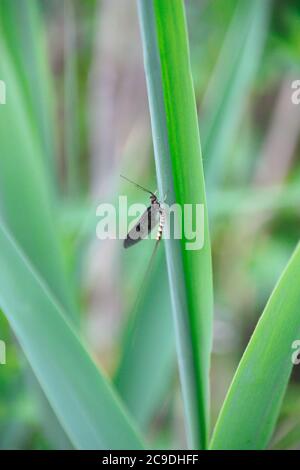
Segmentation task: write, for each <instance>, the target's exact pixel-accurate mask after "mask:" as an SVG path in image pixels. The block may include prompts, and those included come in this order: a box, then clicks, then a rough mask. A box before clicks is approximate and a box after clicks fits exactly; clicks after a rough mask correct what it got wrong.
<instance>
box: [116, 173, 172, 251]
mask: <svg viewBox="0 0 300 470" xmlns="http://www.w3.org/2000/svg"><path fill="white" fill-rule="evenodd" d="M121 177H122V178H124V179H125V180H127V181H129V182H130V183H132V184H134V185H135V186H137V187H138V188H140V189H141V190H142V191H145V192H146V193H148V194H150V206H149V207H148V208H147V210H146V211H145V212H144V213H143V214H142V216H141V217H140V219H139V220H138V222H137V223H136V224H135V226H134V227H133V228H132V229H131V230H130V231H129V232H128V234H127V236H126V238H125V240H124V243H123V246H124V248H130V247H131V246H133V245H135V244H136V243H138V242H139V241H141V240H143V239H144V238H146V237H147V236H148V235H149V234H150V233H151V232H152V230H153V229H154V228H155V227H157V233H156V247H157V245H158V243H159V242H160V240H161V238H162V234H163V227H164V224H165V213H164V210H163V208H162V205H161V203H160V202H159V200H158V198H157V196H156V194H155V193H153V192H152V191H150V190H149V189H146V188H144V187H143V186H141V185H140V184H137V183H135V182H134V181H131V180H130V179H129V178H126V176H123V175H121Z"/></svg>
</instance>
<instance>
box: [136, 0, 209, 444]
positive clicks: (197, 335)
mask: <svg viewBox="0 0 300 470" xmlns="http://www.w3.org/2000/svg"><path fill="white" fill-rule="evenodd" d="M139 5H140V18H141V29H142V35H143V48H144V60H145V71H146V76H147V85H148V96H149V104H150V113H151V123H152V133H153V141H154V149H155V158H156V169H157V174H158V184H159V189H160V193H161V195H164V194H167V195H168V200H167V202H168V204H169V205H171V204H173V203H174V202H176V203H178V204H180V206H181V207H182V208H183V205H184V204H187V203H189V204H204V208H205V244H204V248H202V249H201V250H198V251H193V252H192V251H188V250H186V249H185V248H186V247H185V242H186V240H182V241H178V240H165V245H166V253H167V264H168V273H169V280H170V290H171V297H172V305H173V313H174V323H175V334H176V342H177V352H178V361H179V369H180V376H181V384H182V393H183V400H184V405H185V414H186V423H187V426H186V427H187V434H188V443H189V446H190V447H191V448H196V449H197V448H205V447H206V446H207V435H208V428H209V417H208V416H209V411H208V410H209V381H208V372H209V364H210V351H211V336H212V334H211V330H212V303H213V301H212V297H213V296H212V272H211V255H210V241H209V233H208V223H207V208H206V200H205V188H204V178H203V169H202V159H201V149H200V139H199V129H198V120H197V113H196V105H195V96H194V90H193V84H192V77H191V67H190V61H189V51H188V41H187V32H186V23H185V14H184V6H183V2H182V1H181V0H175V1H173V2H169V1H165V0H162V1H155V0H154V1H153V2H148V1H143V0H141V1H140V2H139Z"/></svg>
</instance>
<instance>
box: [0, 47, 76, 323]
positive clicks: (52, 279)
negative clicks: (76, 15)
mask: <svg viewBox="0 0 300 470" xmlns="http://www.w3.org/2000/svg"><path fill="white" fill-rule="evenodd" d="M0 55H1V63H0V76H1V79H2V80H4V81H5V83H6V88H7V92H6V104H5V105H2V106H1V107H0V151H1V158H0V214H1V216H2V217H3V219H4V220H5V222H6V224H7V226H8V227H9V229H10V230H11V232H12V233H13V235H14V237H15V238H16V239H17V241H18V243H19V244H20V245H21V246H22V248H23V250H24V251H25V253H26V255H27V256H28V257H29V258H30V260H31V262H32V263H33V265H34V266H35V267H36V268H37V269H38V271H39V272H40V274H41V276H42V277H43V278H44V279H45V281H46V282H47V284H48V285H49V287H50V288H51V289H52V291H53V293H54V294H55V296H56V297H57V299H58V300H59V301H60V302H61V303H62V304H63V305H64V307H65V310H66V312H67V314H68V315H70V317H72V318H73V319H74V321H77V319H78V316H77V312H76V308H75V307H74V302H73V299H72V298H71V295H70V292H69V288H68V285H67V281H66V277H65V274H64V265H63V257H62V251H61V247H60V244H59V239H58V234H57V227H56V225H55V216H54V211H53V207H54V202H53V200H52V198H51V194H52V193H51V189H50V184H49V179H48V178H47V175H46V172H45V166H44V164H43V162H42V157H41V153H42V147H41V145H40V141H39V139H38V138H37V135H36V133H35V132H33V129H32V126H31V125H30V123H29V119H30V116H29V114H28V109H27V108H26V105H25V100H24V96H23V93H22V90H21V88H20V83H19V81H18V79H17V77H16V71H15V69H14V67H13V65H12V63H11V58H10V55H9V54H8V51H7V50H6V48H5V46H4V44H0Z"/></svg>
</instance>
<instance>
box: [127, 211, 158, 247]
mask: <svg viewBox="0 0 300 470" xmlns="http://www.w3.org/2000/svg"><path fill="white" fill-rule="evenodd" d="M158 222H159V208H158V206H157V205H156V204H152V205H151V206H149V207H148V209H147V210H146V211H145V212H144V213H143V215H142V216H141V218H140V220H139V221H138V222H137V224H136V225H135V226H134V227H133V228H132V229H131V230H130V231H129V232H128V235H127V237H126V238H125V240H124V248H129V247H131V246H132V245H135V244H136V243H138V242H139V241H141V240H143V239H144V238H146V237H147V236H148V235H149V233H150V232H151V231H152V230H153V229H154V227H156V226H157V224H158Z"/></svg>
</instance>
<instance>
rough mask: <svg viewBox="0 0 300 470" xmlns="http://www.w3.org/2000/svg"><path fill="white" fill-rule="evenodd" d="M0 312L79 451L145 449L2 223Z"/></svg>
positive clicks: (118, 403) (45, 288)
mask: <svg viewBox="0 0 300 470" xmlns="http://www.w3.org/2000/svg"><path fill="white" fill-rule="evenodd" d="M0 308H1V309H3V311H4V313H5V315H6V316H7V318H8V320H9V322H10V325H11V327H12V329H13V330H14V332H15V334H16V336H17V338H18V340H19V342H20V344H21V347H22V348H23V350H24V352H25V354H26V356H27V359H28V360H29V362H30V365H31V367H32V369H33V371H34V373H35V375H36V377H37V378H38V380H39V382H40V385H41V387H42V389H43V391H44V392H45V395H46V396H47V398H48V400H49V402H50V404H51V406H52V408H53V410H54V411H55V413H56V415H57V417H58V418H59V420H60V422H61V424H62V426H63V428H64V429H65V431H66V433H67V435H68V436H69V438H70V440H71V442H72V443H73V445H74V446H75V447H77V448H80V449H139V448H141V446H142V444H141V442H140V439H139V438H138V436H137V433H136V431H135V430H134V427H133V425H132V423H131V422H130V419H129V417H128V416H127V414H126V412H125V411H124V409H123V407H122V405H121V403H120V402H119V399H118V397H117V396H116V394H115V392H114V390H113V388H112V387H111V386H110V384H109V383H108V381H107V380H106V379H105V378H104V376H103V374H101V373H100V371H99V370H98V369H97V367H96V366H95V364H94V363H93V361H92V360H91V358H90V357H89V355H88V354H87V352H86V350H85V349H84V347H83V345H82V344H81V342H80V340H79V338H78V337H77V336H76V334H75V333H74V331H73V330H72V328H71V327H70V325H69V324H68V322H67V321H66V315H65V313H64V312H63V308H62V307H61V306H60V304H58V303H57V302H56V300H55V299H54V298H53V296H52V294H51V292H50V291H49V289H48V288H47V286H46V285H45V283H44V282H43V280H42V279H41V278H40V277H39V275H38V273H37V272H36V270H35V269H34V267H33V266H32V265H31V264H30V262H29V260H28V258H27V257H26V256H25V255H24V253H23V252H22V251H21V250H20V248H19V247H18V245H17V243H16V242H15V240H14V239H13V238H12V236H11V234H10V233H9V231H8V230H7V229H6V227H5V225H4V224H3V222H2V221H1V220H0Z"/></svg>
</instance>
